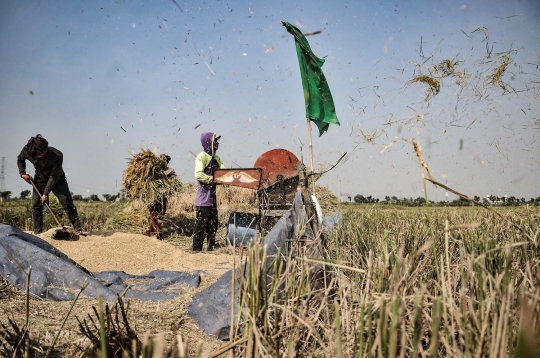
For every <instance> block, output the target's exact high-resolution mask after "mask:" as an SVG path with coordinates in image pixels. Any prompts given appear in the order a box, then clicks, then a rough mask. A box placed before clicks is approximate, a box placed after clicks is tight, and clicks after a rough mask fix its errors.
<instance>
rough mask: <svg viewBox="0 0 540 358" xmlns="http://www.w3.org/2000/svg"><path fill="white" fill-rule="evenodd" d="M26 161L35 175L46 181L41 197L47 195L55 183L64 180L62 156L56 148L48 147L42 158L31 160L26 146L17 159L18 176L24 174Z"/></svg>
mask: <svg viewBox="0 0 540 358" xmlns="http://www.w3.org/2000/svg"><path fill="white" fill-rule="evenodd" d="M26 160H28V161H29V162H30V163H32V164H33V165H34V168H35V169H36V175H40V176H42V177H44V178H45V179H48V181H47V186H46V187H45V190H43V193H42V194H43V195H49V193H50V192H51V191H52V189H53V188H54V186H55V185H56V183H58V181H59V180H60V179H64V178H65V177H66V174H65V173H64V170H63V169H62V161H63V155H62V152H61V151H59V150H58V149H56V148H53V147H49V151H48V152H47V154H45V156H44V157H43V158H37V159H34V158H32V157H31V156H30V155H29V154H28V151H27V150H26V146H24V148H23V149H22V150H21V154H19V156H18V157H17V166H18V167H19V174H20V175H24V174H26V162H25V161H26Z"/></svg>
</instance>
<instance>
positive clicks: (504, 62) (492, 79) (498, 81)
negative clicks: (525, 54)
mask: <svg viewBox="0 0 540 358" xmlns="http://www.w3.org/2000/svg"><path fill="white" fill-rule="evenodd" d="M511 61H512V56H511V53H505V54H504V55H503V56H502V57H501V62H500V63H499V66H497V68H495V70H494V71H493V73H492V74H490V75H489V76H488V84H490V85H494V86H500V87H501V88H502V89H503V90H504V91H506V90H507V85H506V84H505V83H504V82H503V80H502V78H503V76H504V74H505V73H506V69H507V68H508V66H509V65H510V63H511Z"/></svg>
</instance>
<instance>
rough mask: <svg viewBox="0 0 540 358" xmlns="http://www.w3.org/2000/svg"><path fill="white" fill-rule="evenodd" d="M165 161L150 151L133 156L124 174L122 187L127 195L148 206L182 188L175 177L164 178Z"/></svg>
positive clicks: (143, 151)
mask: <svg viewBox="0 0 540 358" xmlns="http://www.w3.org/2000/svg"><path fill="white" fill-rule="evenodd" d="M167 169H168V166H167V161H166V160H165V159H163V158H161V157H159V156H157V155H155V154H154V153H152V152H151V151H150V150H142V151H141V152H140V153H139V154H137V155H134V156H133V158H132V159H131V161H130V162H129V165H128V167H127V169H126V171H125V172H124V178H123V182H122V184H123V186H124V189H125V191H126V193H127V195H128V196H129V197H130V198H132V199H139V200H141V201H142V202H143V203H145V204H147V205H150V204H153V203H155V202H158V201H160V200H162V198H163V197H164V196H169V195H172V194H173V193H175V192H176V191H178V190H180V189H181V188H182V182H181V181H180V179H178V178H177V177H176V176H166V175H165V171H166V170H167Z"/></svg>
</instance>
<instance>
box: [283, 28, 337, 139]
mask: <svg viewBox="0 0 540 358" xmlns="http://www.w3.org/2000/svg"><path fill="white" fill-rule="evenodd" d="M282 24H283V26H285V28H286V29H287V31H288V32H289V33H291V34H292V35H293V36H294V42H295V44H296V53H297V55H298V62H299V64H300V74H301V76H302V86H303V87H304V98H305V100H306V118H309V119H310V120H311V121H313V122H315V124H316V125H317V127H319V137H320V136H321V135H322V134H323V133H324V132H326V131H327V130H328V126H329V125H330V124H331V123H336V124H338V125H339V120H338V118H337V116H336V109H335V107H334V100H333V99H332V94H331V93H330V87H328V82H326V77H324V73H323V71H322V69H321V67H322V65H323V64H324V59H322V58H318V57H317V56H315V54H314V53H313V52H312V51H311V47H310V46H309V43H308V41H307V40H306V37H305V36H304V35H303V34H302V32H300V30H298V29H297V28H296V27H294V26H293V25H291V24H289V23H288V22H283V21H282Z"/></svg>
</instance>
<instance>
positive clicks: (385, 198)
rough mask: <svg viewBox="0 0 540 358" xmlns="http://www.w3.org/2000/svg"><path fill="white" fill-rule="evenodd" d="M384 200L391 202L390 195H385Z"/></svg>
mask: <svg viewBox="0 0 540 358" xmlns="http://www.w3.org/2000/svg"><path fill="white" fill-rule="evenodd" d="M384 201H386V202H387V203H389V202H390V197H389V196H388V195H387V196H385V197H384Z"/></svg>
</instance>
